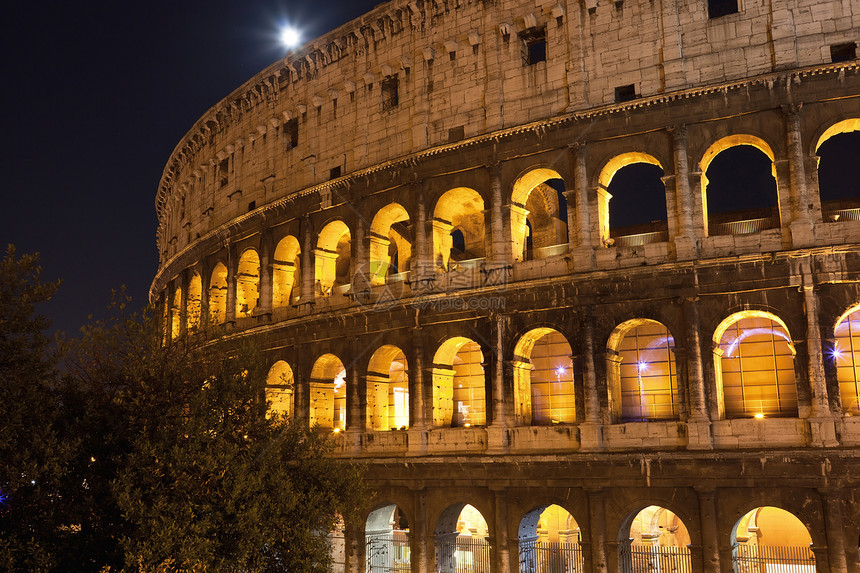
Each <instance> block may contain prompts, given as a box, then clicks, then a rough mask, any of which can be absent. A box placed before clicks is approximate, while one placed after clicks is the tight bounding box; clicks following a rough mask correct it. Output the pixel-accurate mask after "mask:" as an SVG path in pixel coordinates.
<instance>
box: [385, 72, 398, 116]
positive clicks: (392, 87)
mask: <svg viewBox="0 0 860 573" xmlns="http://www.w3.org/2000/svg"><path fill="white" fill-rule="evenodd" d="M398 83H399V82H398V81H397V74H395V75H393V76H390V77H388V78H385V79H384V80H382V111H386V110H389V109H392V108H394V107H397V104H398V103H399V98H398V93H397V88H398Z"/></svg>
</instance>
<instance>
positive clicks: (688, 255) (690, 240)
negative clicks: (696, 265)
mask: <svg viewBox="0 0 860 573" xmlns="http://www.w3.org/2000/svg"><path fill="white" fill-rule="evenodd" d="M674 243H675V258H677V260H679V261H692V260H694V259H696V258H697V257H698V256H699V248H698V245H697V244H696V239H695V238H694V237H689V236H683V235H682V236H678V237H675V240H674Z"/></svg>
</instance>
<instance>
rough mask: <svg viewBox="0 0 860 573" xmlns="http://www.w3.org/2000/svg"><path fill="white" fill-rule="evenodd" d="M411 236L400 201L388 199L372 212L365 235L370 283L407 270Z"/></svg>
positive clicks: (380, 281)
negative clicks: (367, 235) (383, 204)
mask: <svg viewBox="0 0 860 573" xmlns="http://www.w3.org/2000/svg"><path fill="white" fill-rule="evenodd" d="M412 240H413V239H412V227H411V225H410V220H409V214H408V213H407V212H406V209H404V208H403V206H402V205H399V204H398V203H391V204H389V205H386V206H385V207H383V208H382V209H380V210H379V211H378V212H377V213H376V216H375V217H374V218H373V222H372V223H371V225H370V236H369V241H370V268H369V269H368V273H369V275H370V283H371V284H374V285H376V284H382V283H384V282H385V281H386V279H387V278H389V277H391V276H393V275H396V274H399V273H402V272H406V271H409V268H410V261H411V259H412Z"/></svg>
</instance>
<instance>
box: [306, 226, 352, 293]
mask: <svg viewBox="0 0 860 573" xmlns="http://www.w3.org/2000/svg"><path fill="white" fill-rule="evenodd" d="M351 249H352V241H351V235H350V231H349V227H347V226H346V223H344V222H343V221H340V220H337V221H332V222H330V223H329V224H328V225H326V226H325V227H323V229H322V231H320V234H319V239H318V240H317V248H316V251H314V277H315V280H316V294H317V296H331V295H332V294H333V293H334V292H335V291H336V289H338V287H346V285H348V284H350V282H351V281H352V253H351Z"/></svg>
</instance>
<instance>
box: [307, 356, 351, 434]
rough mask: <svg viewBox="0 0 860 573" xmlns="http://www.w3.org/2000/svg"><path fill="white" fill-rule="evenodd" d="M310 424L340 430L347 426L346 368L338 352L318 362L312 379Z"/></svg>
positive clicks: (312, 373)
mask: <svg viewBox="0 0 860 573" xmlns="http://www.w3.org/2000/svg"><path fill="white" fill-rule="evenodd" d="M310 406H311V407H310V424H311V427H314V426H318V427H320V428H322V429H326V430H334V431H335V432H340V431H343V430H345V429H346V368H344V367H343V362H341V361H340V358H338V357H337V356H335V355H334V354H324V355H322V356H320V357H319V358H318V359H317V361H316V362H315V363H314V367H313V369H312V370H311V380H310Z"/></svg>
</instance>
